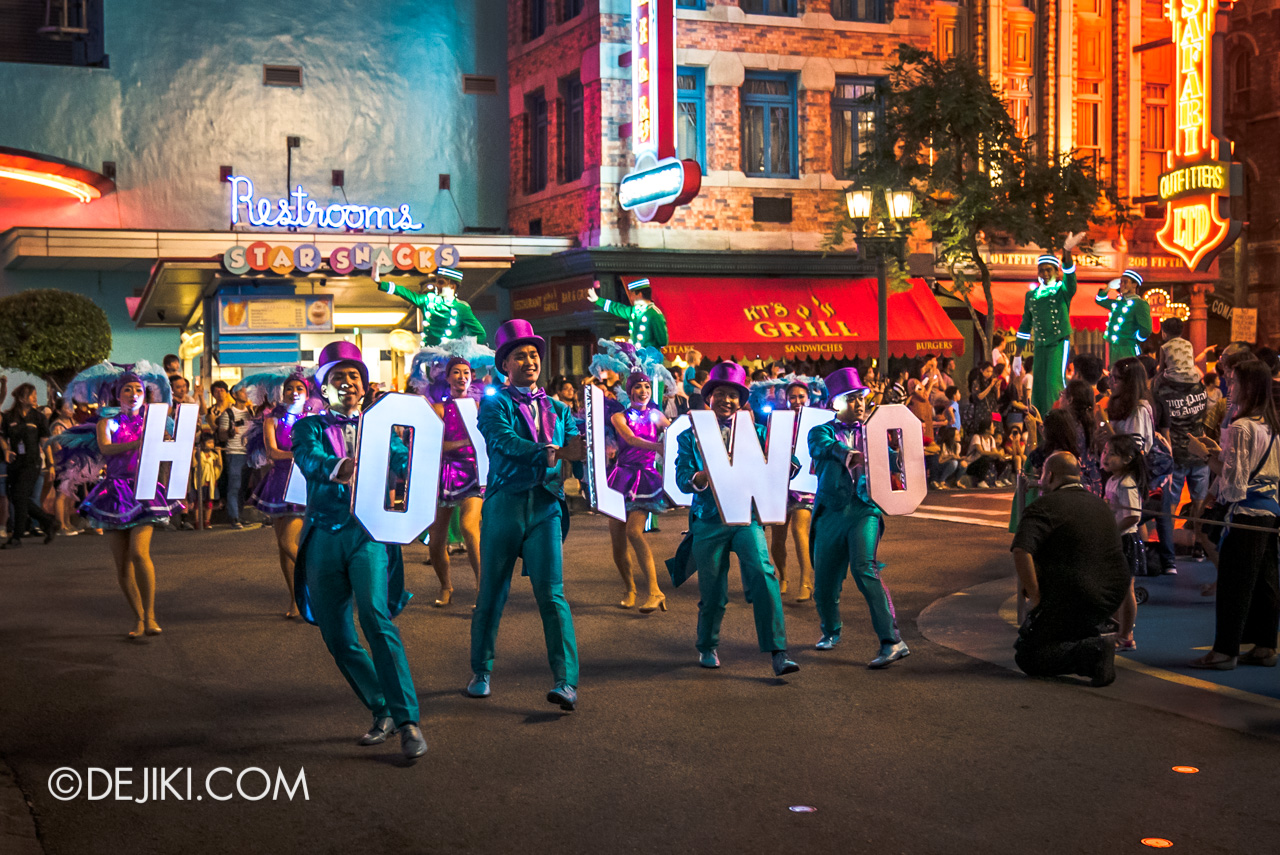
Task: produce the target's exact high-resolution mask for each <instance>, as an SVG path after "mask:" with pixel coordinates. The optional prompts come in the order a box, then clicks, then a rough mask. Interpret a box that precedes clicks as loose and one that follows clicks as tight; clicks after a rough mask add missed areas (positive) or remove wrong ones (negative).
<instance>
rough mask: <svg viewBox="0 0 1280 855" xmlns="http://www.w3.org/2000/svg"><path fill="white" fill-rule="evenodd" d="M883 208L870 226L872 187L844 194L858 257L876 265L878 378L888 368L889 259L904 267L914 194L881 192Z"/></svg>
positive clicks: (901, 190)
mask: <svg viewBox="0 0 1280 855" xmlns="http://www.w3.org/2000/svg"><path fill="white" fill-rule="evenodd" d="M883 192H884V206H885V211H886V214H887V216H885V217H883V218H881V219H879V220H878V221H876V222H875V224H874V225H872V224H871V223H872V218H871V212H872V208H873V205H874V202H875V197H876V191H875V190H874V189H872V188H871V187H866V186H862V187H855V188H854V189H852V190H849V191H848V192H846V193H845V194H844V195H845V203H846V204H847V205H848V206H849V219H851V220H853V231H854V235H855V238H856V240H857V243H858V255H859V256H861V257H862V258H873V259H875V262H876V285H877V290H876V305H877V314H878V315H879V333H880V362H879V366H880V376H881V377H884V374H885V372H886V371H887V370H888V368H889V282H888V258H889V257H890V256H893V257H894V258H896V259H898V262H899V263H901V264H905V263H906V251H907V237H908V235H909V234H910V232H911V220H912V215H913V211H914V208H915V194H913V193H912V192H911V190H910V189H909V188H904V189H887V190H884V191H883Z"/></svg>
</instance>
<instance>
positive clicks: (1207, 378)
mask: <svg viewBox="0 0 1280 855" xmlns="http://www.w3.org/2000/svg"><path fill="white" fill-rule="evenodd" d="M1204 391H1205V393H1206V394H1207V395H1208V400H1209V409H1210V410H1212V409H1213V407H1214V405H1215V404H1217V403H1218V402H1219V401H1221V400H1222V390H1221V389H1219V388H1218V373H1217V372H1216V371H1210V372H1208V373H1207V374H1205V375H1204Z"/></svg>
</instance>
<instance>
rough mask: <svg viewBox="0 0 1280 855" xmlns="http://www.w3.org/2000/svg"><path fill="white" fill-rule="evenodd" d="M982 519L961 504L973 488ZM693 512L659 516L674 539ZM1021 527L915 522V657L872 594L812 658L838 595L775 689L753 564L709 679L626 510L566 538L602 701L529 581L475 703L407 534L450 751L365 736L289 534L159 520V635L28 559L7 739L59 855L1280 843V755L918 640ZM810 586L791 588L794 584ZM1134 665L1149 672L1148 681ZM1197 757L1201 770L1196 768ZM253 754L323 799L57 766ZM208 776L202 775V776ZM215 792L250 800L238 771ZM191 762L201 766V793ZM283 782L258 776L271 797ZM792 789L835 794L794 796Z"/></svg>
mask: <svg viewBox="0 0 1280 855" xmlns="http://www.w3.org/2000/svg"><path fill="white" fill-rule="evenodd" d="M948 500H949V501H951V502H954V503H955V504H956V505H957V507H961V508H963V507H964V506H965V504H966V502H965V500H964V499H962V498H959V497H948ZM681 528H682V525H681V520H680V519H679V518H678V517H676V516H671V515H668V516H666V517H664V518H663V530H662V531H661V532H660V533H657V534H654V535H652V538H653V544H654V546H655V553H657V554H658V555H659V556H664V557H665V556H666V555H669V554H670V553H671V552H672V551H674V548H675V544H676V543H677V540H678V537H679V532H680V529H681ZM1008 542H1009V536H1008V534H1007V533H1005V532H1002V531H1000V530H998V529H996V528H993V527H985V528H984V527H976V526H965V525H958V524H955V523H952V522H946V521H940V520H936V519H935V520H915V519H896V520H891V521H890V523H889V527H888V532H887V535H886V538H885V542H884V544H883V548H882V554H881V557H882V559H883V560H884V561H886V562H887V564H888V569H887V570H886V571H885V574H884V575H885V579H886V580H887V581H888V583H889V585H890V587H891V589H892V593H893V598H894V602H895V604H896V606H897V610H898V616H899V620H900V623H901V625H902V631H903V636H904V638H905V639H906V640H907V641H908V643H909V644H910V645H911V647H912V651H913V652H912V655H911V657H909V658H908V659H907V660H905V661H903V662H901V663H898V664H897V665H895V666H894V667H892V668H890V669H888V670H886V671H876V672H873V671H868V670H867V669H866V668H865V667H864V666H865V662H866V660H868V659H869V658H870V657H871V656H872V655H874V653H875V649H876V644H875V641H874V637H873V635H872V634H871V632H870V626H869V620H868V618H867V613H866V608H865V605H864V604H863V602H862V600H861V598H860V597H859V596H858V595H857V592H856V589H854V588H853V586H852V584H849V585H848V586H847V592H846V597H845V604H846V605H845V619H846V628H845V642H844V644H842V645H841V647H839V648H837V649H836V650H835V651H833V652H830V653H818V652H816V651H813V650H812V644H813V642H814V641H816V640H817V639H818V637H819V632H818V628H817V618H816V615H815V614H814V612H813V609H812V607H811V606H810V607H804V606H798V605H788V607H787V628H788V634H789V637H790V639H791V649H792V651H793V653H795V654H796V657H797V660H798V661H799V663H800V665H801V667H802V670H801V671H800V672H799V673H798V674H795V675H793V676H791V677H789V678H788V679H786V680H778V679H775V678H774V677H773V676H772V672H771V671H770V670H769V666H768V660H767V657H766V656H764V655H763V654H761V653H760V652H759V651H758V650H757V649H756V647H755V642H754V630H753V625H752V621H751V613H750V609H749V607H748V606H746V605H745V604H744V603H743V600H742V597H741V586H740V583H739V581H738V580H737V579H736V578H734V579H733V581H732V582H731V604H730V608H729V612H728V614H727V615H726V617H725V622H724V639H723V642H722V646H721V650H720V653H721V658H722V660H723V663H724V667H723V668H722V669H720V670H719V671H717V672H711V671H706V670H703V669H700V668H698V667H697V664H696V653H695V651H694V649H693V637H694V624H695V616H696V602H697V590H696V587H695V586H694V583H692V582H691V583H689V584H686V586H685V587H683V588H681V589H678V590H675V591H668V595H669V598H670V603H671V610H670V611H669V612H667V613H665V614H664V613H656V614H654V615H652V616H649V617H644V616H641V615H638V614H637V613H636V612H635V611H630V612H627V611H621V610H619V609H618V608H616V606H615V603H616V601H617V600H618V598H619V594H620V590H621V585H620V582H619V581H618V577H617V573H616V571H615V570H614V569H613V567H612V565H611V563H610V560H609V550H608V539H607V534H606V532H605V526H604V524H603V522H602V521H601V520H600V519H599V518H596V517H584V516H578V517H575V518H574V528H573V531H572V532H571V534H570V536H569V541H568V543H567V545H566V551H567V552H566V554H567V559H566V576H567V579H568V594H569V599H570V602H571V604H572V606H573V611H574V616H575V622H576V626H577V633H578V640H579V648H580V651H581V656H582V677H581V686H580V704H579V709H578V711H576V712H574V713H569V714H562V713H561V712H560V711H559V710H558V709H557V708H555V707H553V706H551V705H549V704H547V703H546V701H545V700H544V697H543V696H544V694H545V693H546V691H547V689H548V688H550V685H551V678H550V674H549V671H548V668H547V665H546V657H545V652H544V648H543V642H542V634H541V628H540V624H539V621H538V617H537V612H536V609H535V607H534V603H533V598H532V595H531V593H530V591H529V587H528V583H527V581H521V580H519V579H517V581H516V583H515V585H514V586H513V593H512V598H511V601H510V603H509V605H508V607H507V612H506V617H505V620H504V622H503V626H502V633H501V635H500V637H499V646H498V660H497V663H496V667H495V672H494V678H493V689H494V695H493V697H492V698H490V699H488V700H481V701H477V700H470V699H467V698H465V697H463V696H462V694H461V692H460V690H461V688H462V686H463V685H465V683H466V680H467V677H468V670H469V669H468V665H467V649H468V632H469V618H470V608H469V606H470V604H471V603H472V602H473V597H474V589H473V587H472V586H471V584H470V580H469V578H468V577H469V572H468V571H466V570H465V569H462V568H459V569H461V572H458V571H457V570H455V580H456V581H455V584H456V586H457V588H458V592H457V596H456V599H455V605H454V606H452V607H451V608H449V609H434V608H432V607H431V605H430V604H431V601H432V600H433V599H434V598H435V594H436V583H435V577H434V574H433V573H432V571H431V569H430V568H428V567H425V566H423V565H422V563H421V560H422V558H423V557H425V549H423V548H421V547H418V548H415V549H413V550H410V552H409V557H410V559H411V561H410V564H409V582H410V589H411V590H413V591H414V592H416V593H417V598H416V599H415V601H414V602H413V603H412V604H411V605H410V607H409V608H408V609H407V610H406V612H405V613H404V614H403V615H402V616H401V618H400V620H399V624H400V627H401V631H402V633H403V635H404V639H405V644H406V648H407V650H408V651H409V659H410V665H411V667H412V670H413V674H414V678H415V682H416V685H417V688H418V693H419V697H420V700H421V703H422V709H423V721H422V724H423V729H424V731H425V733H426V735H427V739H428V742H429V743H430V751H429V753H428V754H427V755H426V757H424V758H423V759H422V760H420V761H418V762H417V763H416V764H413V765H411V766H409V765H407V764H405V763H404V762H403V761H402V760H401V759H400V755H399V751H398V745H397V744H394V743H392V744H389V745H386V746H382V747H377V748H361V747H359V746H357V745H356V744H355V739H356V737H358V736H359V735H360V734H361V733H362V732H363V730H364V729H365V728H366V727H367V725H368V718H367V715H366V713H365V711H364V709H363V708H362V707H361V706H360V705H359V703H358V702H357V701H356V700H355V698H354V696H353V695H352V693H351V691H350V689H349V688H348V687H347V685H346V684H345V682H343V680H342V678H341V677H340V675H339V674H338V672H337V670H336V668H335V667H334V665H333V663H332V660H331V659H330V658H329V657H328V655H327V653H326V651H325V649H324V647H323V644H322V642H321V640H320V635H319V632H318V631H317V630H316V629H315V628H313V627H309V626H306V625H302V624H299V623H296V622H289V621H285V620H283V619H282V618H281V617H280V613H281V612H282V610H283V606H284V604H285V603H284V601H285V594H284V589H283V583H282V581H281V578H280V573H279V570H278V566H277V564H276V559H275V550H274V544H273V540H272V535H271V533H270V531H268V530H256V531H246V532H232V531H229V530H216V531H213V532H205V533H172V534H164V533H161V534H159V535H158V536H157V538H156V542H155V549H154V555H155V559H156V564H157V567H158V571H159V580H160V581H159V598H158V603H159V605H158V614H159V618H160V622H161V624H162V625H163V626H164V628H165V633H164V635H163V636H161V637H159V638H155V639H152V640H149V641H147V642H144V643H136V642H128V641H125V640H124V639H123V635H124V632H125V631H127V630H128V629H129V628H131V620H130V618H129V617H128V615H127V613H126V608H125V605H124V602H123V599H122V597H121V595H120V593H119V591H118V589H117V588H116V585H115V580H114V573H113V571H112V570H111V569H110V565H109V561H108V557H107V552H106V545H105V543H103V541H102V540H101V539H99V538H93V537H89V536H80V537H76V538H60V539H59V540H58V541H56V542H55V543H54V544H53V545H52V546H49V547H42V546H40V545H38V544H29V545H28V546H24V547H23V548H22V550H21V551H20V552H17V553H15V552H4V553H0V650H3V654H2V655H0V686H2V687H3V689H2V690H0V698H2V702H0V754H2V755H3V758H4V760H5V761H7V763H8V764H9V765H10V766H11V767H12V768H13V769H14V771H15V773H16V777H17V781H18V784H19V785H20V786H21V788H22V789H23V791H24V792H25V794H26V796H27V798H28V799H29V800H30V802H31V803H32V805H33V811H34V814H35V819H36V825H37V829H38V833H39V837H40V842H41V844H42V846H43V848H44V851H45V852H46V853H49V855H64V853H66V855H72V853H74V855H84V853H125V852H128V853H178V852H181V853H199V852H234V853H255V852H270V853H291V852H304V853H308V855H318V853H327V852H335V853H337V852H341V853H350V852H367V853H373V852H391V851H400V852H468V853H490V852H492V853H508V852H521V853H542V852H556V853H578V852H582V853H615V852H618V853H625V852H645V853H654V852H663V853H665V852H690V853H693V852H697V853H719V852H726V853H729V852H732V853H741V852H752V853H754V852H824V853H826V852H859V853H861V852H867V853H875V855H889V853H895V852H902V853H959V852H981V853H1029V852H1030V853H1040V852H1057V853H1076V852H1079V853H1099V852H1106V853H1109V855H1115V854H1116V853H1125V852H1135V853H1136V852H1143V851H1148V850H1147V849H1146V847H1144V846H1143V845H1142V844H1141V843H1140V840H1141V839H1142V838H1146V837H1160V838H1166V839H1168V840H1171V841H1173V842H1174V845H1175V847H1176V849H1175V851H1179V852H1195V853H1211V852H1221V853H1234V854H1235V855H1241V853H1260V854H1261V853H1274V852H1275V851H1277V841H1280V819H1277V818H1276V815H1275V811H1274V810H1273V808H1272V806H1271V803H1272V802H1273V800H1274V798H1273V797H1274V793H1273V789H1274V785H1275V781H1276V769H1277V768H1280V743H1278V742H1276V741H1273V740H1270V739H1263V738H1259V737H1256V736H1250V735H1246V734H1242V733H1239V732H1236V731H1232V730H1227V729H1223V728H1218V727H1214V726H1211V725H1207V724H1202V723H1199V722H1196V721H1192V720H1189V719H1186V718H1183V717H1180V716H1177V715H1171V714H1168V713H1162V712H1157V711H1153V710H1151V709H1149V708H1146V707H1142V706H1139V705H1136V704H1129V703H1124V702H1121V701H1118V700H1115V699H1113V698H1111V697H1109V696H1108V692H1107V690H1105V689H1103V690H1092V689H1087V688H1081V687H1079V686H1077V685H1072V684H1069V683H1066V682H1059V681H1039V680H1027V679H1025V678H1023V677H1021V676H1019V675H1016V674H1013V673H1010V672H1008V671H1006V670H1003V669H1001V668H998V667H996V666H993V665H988V664H985V663H982V662H979V661H977V660H974V659H969V658H968V657H965V656H963V655H961V654H959V653H956V652H954V651H951V650H949V649H946V648H943V647H940V646H938V645H935V644H933V643H931V642H929V641H928V640H926V639H923V638H921V637H920V635H919V633H918V632H917V630H916V625H915V617H916V615H917V614H918V613H919V612H920V611H921V610H922V609H923V608H925V607H926V606H927V605H929V604H930V603H931V602H933V601H934V600H936V599H938V598H939V597H941V596H944V595H947V594H950V593H952V592H954V591H958V590H961V589H964V588H966V587H969V586H971V585H975V584H978V583H980V582H984V581H988V580H992V579H998V578H1000V577H1003V576H1007V575H1008V574H1009V572H1010V566H1009V561H1008V553H1007V549H1008ZM793 596H794V595H792V596H791V597H788V598H787V599H788V600H790V599H792V598H793ZM1124 677H1125V675H1124V674H1121V679H1122V680H1123V679H1124ZM1180 764H1187V765H1192V766H1195V767H1198V768H1199V770H1200V771H1199V773H1198V774H1193V775H1186V774H1176V773H1174V772H1172V771H1170V768H1171V767H1172V766H1175V765H1180ZM60 767H71V768H73V769H75V770H77V771H79V772H80V773H81V774H82V775H83V774H84V773H85V770H86V769H87V768H88V767H102V768H115V767H132V768H133V769H134V772H133V773H129V774H130V775H131V777H132V778H133V781H134V783H133V785H132V786H131V787H128V788H126V789H125V790H124V791H123V794H125V795H132V796H134V797H137V796H139V795H140V792H141V772H140V769H141V768H143V767H147V768H153V767H163V768H165V769H167V770H173V769H175V768H183V767H190V768H192V769H193V770H194V774H193V777H194V780H195V792H196V793H199V792H200V782H201V781H202V780H203V778H204V776H205V775H206V774H207V773H208V772H210V771H211V770H213V769H216V768H219V767H226V768H228V769H230V770H232V773H233V774H235V773H239V772H240V771H241V770H244V769H247V768H251V767H256V768H261V769H266V770H268V771H269V772H270V773H271V774H272V775H273V776H274V775H275V773H276V770H277V769H281V770H283V771H284V773H285V776H286V777H287V779H288V780H289V781H290V782H291V783H292V782H294V781H295V780H296V776H297V774H298V771H299V769H305V778H306V783H307V793H308V796H309V798H308V799H306V800H303V798H302V797H301V794H300V793H298V794H297V795H295V796H294V798H293V799H292V800H290V799H288V798H287V797H286V796H285V795H284V794H283V792H281V793H280V794H279V796H278V798H275V799H273V798H272V797H271V796H268V797H267V798H265V799H263V800H261V801H249V800H247V799H244V798H240V797H236V798H233V799H232V800H229V801H225V802H216V801H214V800H213V799H212V798H211V797H206V798H205V799H203V800H200V801H187V800H185V798H184V799H183V800H178V799H176V798H174V796H173V795H172V794H167V797H166V799H165V800H163V801H158V802H157V801H149V802H147V803H145V804H139V803H137V802H136V801H117V800H114V799H99V800H93V801H90V800H88V799H87V798H85V796H84V795H83V793H82V795H81V796H80V797H78V798H76V799H74V800H70V801H60V800H58V799H56V798H54V796H53V795H51V793H50V788H49V783H48V781H49V778H50V775H51V773H53V771H54V770H55V769H58V768H60ZM182 774H183V775H184V776H185V772H183V773H182ZM219 774H220V775H221V777H218V778H217V779H216V786H215V790H216V791H217V792H219V793H223V792H226V791H230V790H232V786H231V781H232V778H231V775H230V774H228V773H219ZM184 781H185V777H180V778H179V779H178V787H179V790H180V792H182V793H183V795H184V796H185V786H184V784H183V782H184ZM261 789H262V780H261V778H260V776H257V775H256V773H249V775H248V777H247V778H246V791H247V792H248V794H249V795H256V794H257V792H258V791H260V790H261ZM792 806H809V807H812V808H815V809H816V810H814V811H813V812H807V813H798V812H793V811H791V810H790V809H789V808H791V807H792Z"/></svg>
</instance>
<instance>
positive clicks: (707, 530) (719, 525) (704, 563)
mask: <svg viewBox="0 0 1280 855" xmlns="http://www.w3.org/2000/svg"><path fill="white" fill-rule="evenodd" d="M702 394H703V397H704V398H705V399H706V400H707V403H708V404H709V406H710V408H711V410H712V411H713V412H714V413H715V415H716V418H717V420H718V421H719V423H720V430H721V434H722V435H723V436H724V437H725V445H726V446H728V444H729V441H728V437H729V432H730V430H731V425H732V419H733V415H734V413H736V412H737V411H738V410H739V409H741V408H742V407H743V406H745V405H746V403H747V396H748V394H749V390H748V389H747V372H746V371H745V370H743V368H742V366H741V365H738V364H737V363H734V362H721V363H720V364H719V365H717V366H715V367H714V368H712V369H711V373H710V377H709V378H708V380H707V382H706V383H705V384H704V385H703V387H702ZM755 428H756V435H757V437H758V439H759V441H760V444H761V445H762V446H763V445H764V444H765V428H764V425H761V424H756V426H755ZM676 448H677V452H676V483H677V484H678V485H679V487H680V489H681V490H684V491H685V492H687V493H693V494H694V496H693V506H692V508H691V509H690V512H689V533H688V535H686V537H685V540H684V542H683V543H681V544H680V548H679V550H677V552H676V557H675V558H673V559H671V560H670V561H668V562H667V567H668V569H669V570H670V571H671V575H672V580H673V581H674V582H675V584H676V585H677V586H678V585H679V584H680V583H682V582H683V581H684V580H685V578H687V575H688V574H687V570H686V565H687V564H688V561H689V559H692V560H693V562H694V564H695V565H696V567H697V574H698V593H699V594H700V596H701V598H700V600H699V601H698V638H697V649H698V664H699V665H701V666H702V667H703V668H719V667H720V655H719V652H718V649H717V648H719V646H720V621H721V619H723V618H724V611H725V607H726V606H727V605H728V603H729V554H730V553H733V554H734V555H737V556H738V565H739V567H740V569H741V571H742V587H743V588H744V589H745V590H746V593H747V597H748V599H749V600H750V601H751V606H752V609H753V610H754V612H755V622H756V640H757V641H758V642H759V644H760V651H761V652H762V653H768V654H769V655H770V657H771V659H772V664H773V673H774V674H775V675H777V676H779V677H781V676H782V675H784V674H793V673H795V672H796V671H799V670H800V666H799V665H797V664H796V663H795V662H794V661H792V659H791V657H790V656H789V655H787V629H786V625H785V622H784V619H783V616H782V596H781V595H780V593H779V591H778V574H777V571H776V570H775V569H774V567H773V563H772V562H771V561H770V560H769V549H768V546H767V545H766V544H765V538H764V527H763V526H762V525H761V524H760V521H759V519H758V518H757V517H756V516H755V514H754V512H753V513H752V521H751V522H750V523H749V524H748V525H728V524H726V523H725V522H724V519H723V517H721V515H720V508H719V506H718V505H717V504H716V500H715V495H714V494H713V492H712V491H711V490H710V489H708V488H709V487H710V486H711V478H710V476H709V475H708V474H707V471H706V463H705V461H704V458H703V455H702V449H701V448H699V447H698V441H697V438H696V436H695V434H694V431H692V430H688V431H685V432H684V433H682V434H681V435H680V438H679V440H678V441H677V443H676Z"/></svg>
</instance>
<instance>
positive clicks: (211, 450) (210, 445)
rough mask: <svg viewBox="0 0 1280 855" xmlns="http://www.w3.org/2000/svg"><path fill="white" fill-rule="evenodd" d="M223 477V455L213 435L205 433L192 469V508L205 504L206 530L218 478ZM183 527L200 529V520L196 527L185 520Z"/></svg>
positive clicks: (202, 435)
mask: <svg viewBox="0 0 1280 855" xmlns="http://www.w3.org/2000/svg"><path fill="white" fill-rule="evenodd" d="M221 475H222V453H221V452H220V451H218V447H217V445H216V443H215V442H214V438H213V434H212V433H210V432H208V431H205V432H202V433H201V434H200V450H199V451H197V452H196V454H195V459H194V461H193V465H192V468H191V487H190V488H189V490H190V494H191V501H192V507H193V508H194V507H196V503H198V502H201V501H203V502H204V521H203V522H204V526H203V527H204V528H208V527H209V524H210V523H209V518H210V517H211V516H213V497H214V493H215V491H216V490H217V486H218V478H219V477H221ZM182 527H183V528H185V529H192V528H199V527H201V526H200V518H199V516H197V517H196V525H194V526H193V525H192V524H191V523H190V522H188V521H187V520H186V519H185V514H184V519H183V521H182Z"/></svg>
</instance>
